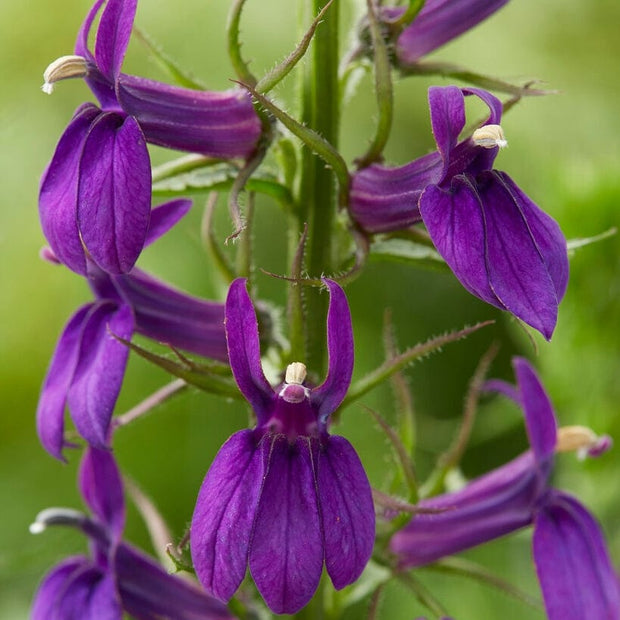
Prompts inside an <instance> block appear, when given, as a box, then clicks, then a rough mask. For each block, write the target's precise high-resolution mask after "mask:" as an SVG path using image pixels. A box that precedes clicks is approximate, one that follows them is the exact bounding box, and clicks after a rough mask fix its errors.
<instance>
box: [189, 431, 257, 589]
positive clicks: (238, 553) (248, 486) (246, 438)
mask: <svg viewBox="0 0 620 620" xmlns="http://www.w3.org/2000/svg"><path fill="white" fill-rule="evenodd" d="M268 449H269V446H268V445H267V446H266V447H265V445H263V444H261V447H260V448H258V447H257V446H256V440H255V438H254V433H253V431H251V430H244V431H239V432H238V433H235V434H234V435H233V436H232V437H231V438H230V439H229V440H228V441H227V442H226V443H225V444H224V445H223V446H222V448H221V449H220V451H219V452H218V453H217V456H216V457H215V460H214V461H213V464H212V465H211V467H210V469H209V471H208V472H207V475H206V477H205V479H204V482H203V483H202V487H201V488H200V492H199V494H198V500H197V501H196V508H195V509H194V516H193V517H192V525H191V550H192V559H193V562H194V568H195V569H196V575H197V576H198V579H200V582H201V583H202V585H203V586H204V587H205V588H206V590H207V592H209V593H211V594H213V595H214V596H216V597H217V598H219V599H222V600H226V601H227V600H229V599H230V598H231V597H232V595H233V594H234V593H235V591H236V590H237V588H238V587H239V584H240V583H241V581H242V580H243V577H244V575H245V572H246V567H247V563H248V549H249V545H250V538H251V535H252V527H253V524H254V518H255V514H256V509H257V506H258V502H259V499H260V494H261V486H262V482H263V479H264V476H265V471H266V462H267V459H266V458H265V455H264V452H265V450H268Z"/></svg>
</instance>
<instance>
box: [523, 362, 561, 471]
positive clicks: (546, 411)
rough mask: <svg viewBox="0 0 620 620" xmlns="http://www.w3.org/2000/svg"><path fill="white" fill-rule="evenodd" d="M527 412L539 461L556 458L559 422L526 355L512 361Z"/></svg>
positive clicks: (529, 432)
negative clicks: (554, 456)
mask: <svg viewBox="0 0 620 620" xmlns="http://www.w3.org/2000/svg"><path fill="white" fill-rule="evenodd" d="M512 365H513V368H514V371H515V376H516V378H517V385H518V389H519V395H520V397H521V398H520V400H521V406H522V407H523V414H524V415H525V426H526V428H527V434H528V437H529V440H530V446H531V447H532V451H533V452H534V456H535V457H536V460H537V461H538V462H539V463H544V462H545V461H547V460H549V459H550V458H552V457H553V453H554V450H555V444H556V441H557V425H556V421H555V413H554V412H553V405H552V404H551V401H550V400H549V396H547V393H546V392H545V388H544V387H543V385H542V383H541V381H540V379H539V378H538V375H537V374H536V371H535V370H534V368H533V367H532V365H531V364H530V363H529V362H528V361H527V360H526V359H525V358H523V357H515V358H514V359H513V362H512Z"/></svg>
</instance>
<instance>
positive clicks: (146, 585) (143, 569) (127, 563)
mask: <svg viewBox="0 0 620 620" xmlns="http://www.w3.org/2000/svg"><path fill="white" fill-rule="evenodd" d="M115 572H116V578H117V581H118V590H119V592H120V596H121V600H122V602H123V608H124V609H125V611H127V613H129V614H130V615H132V616H135V617H136V618H171V619H174V620H232V618H233V617H232V615H231V614H230V612H229V611H228V609H226V606H225V605H223V604H222V603H220V602H219V601H217V600H216V599H214V598H211V597H210V596H208V595H207V594H206V593H205V592H204V591H202V590H200V589H199V588H198V586H197V585H194V584H192V583H191V582H189V581H186V580H185V579H181V578H180V577H177V576H175V575H170V574H168V573H167V572H166V571H165V570H164V569H163V568H162V567H161V566H160V565H158V564H157V563H155V561H154V560H153V559H151V558H150V557H148V556H147V555H145V554H143V553H141V552H140V551H138V550H137V549H134V548H133V547H130V546H129V545H126V544H123V543H121V544H120V545H119V547H118V549H117V551H116V560H115Z"/></svg>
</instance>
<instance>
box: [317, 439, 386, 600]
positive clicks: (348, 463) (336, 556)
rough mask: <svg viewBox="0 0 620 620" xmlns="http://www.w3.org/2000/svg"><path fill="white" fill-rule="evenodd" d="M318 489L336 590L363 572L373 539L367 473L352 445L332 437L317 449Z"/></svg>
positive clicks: (327, 559) (329, 569) (327, 558)
mask: <svg viewBox="0 0 620 620" xmlns="http://www.w3.org/2000/svg"><path fill="white" fill-rule="evenodd" d="M318 488H319V500H320V505H321V517H322V521H323V532H324V536H325V566H326V568H327V572H328V573H329V576H330V577H331V580H332V583H333V584H334V587H335V588H336V590H340V589H341V588H344V587H345V586H347V585H349V584H350V583H353V582H354V581H355V580H356V579H357V578H358V577H359V576H360V575H361V573H362V571H363V570H364V567H365V566H366V563H367V562H368V560H369V559H370V556H371V554H372V548H373V545H374V542H375V511H374V505H373V502H372V493H371V491H370V484H369V482H368V478H367V477H366V472H365V471H364V468H363V466H362V463H361V462H360V460H359V457H358V456H357V454H356V453H355V450H354V449H353V446H352V445H351V444H350V443H349V442H348V441H347V440H346V439H344V437H338V436H332V437H329V438H328V439H327V444H326V446H325V447H324V448H322V449H321V450H320V452H319V460H318Z"/></svg>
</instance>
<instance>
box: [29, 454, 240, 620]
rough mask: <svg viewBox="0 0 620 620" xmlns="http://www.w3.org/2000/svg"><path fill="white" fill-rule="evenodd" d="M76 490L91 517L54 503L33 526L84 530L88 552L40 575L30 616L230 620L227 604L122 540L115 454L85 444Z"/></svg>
mask: <svg viewBox="0 0 620 620" xmlns="http://www.w3.org/2000/svg"><path fill="white" fill-rule="evenodd" d="M79 488H80V492H81V494H82V497H83V498H84V501H85V502H86V504H87V505H88V507H89V508H90V510H91V511H92V513H93V514H92V516H87V515H85V514H82V513H80V512H78V511H76V510H69V509H62V508H50V509H48V510H44V511H43V512H41V513H40V514H39V515H38V516H37V518H36V520H35V522H34V523H33V524H32V525H31V526H30V530H31V532H32V533H39V532H42V531H43V530H44V529H45V528H46V527H47V526H49V525H69V526H72V527H75V528H77V529H80V530H81V531H82V532H83V533H84V534H86V536H88V538H89V540H90V542H91V555H90V557H88V556H73V557H70V558H67V559H66V560H64V561H63V562H61V563H60V564H58V565H57V566H56V567H54V568H53V569H52V570H51V571H50V572H49V573H48V574H47V575H46V576H45V577H44V578H43V581H42V582H41V584H40V585H39V589H38V591H37V593H36V595H35V599H34V604H33V608H32V614H31V618H32V620H68V619H73V618H75V619H78V618H79V620H101V619H105V620H121V619H122V618H123V612H126V613H127V614H130V615H131V616H132V617H133V618H141V619H144V620H150V619H153V618H168V619H170V620H231V619H232V616H231V615H230V613H229V612H228V610H227V609H226V607H224V605H222V603H220V602H219V601H216V600H215V599H213V598H211V597H210V596H208V595H207V594H206V593H204V592H203V591H201V590H200V589H199V588H198V587H196V586H194V585H192V584H191V583H190V582H188V581H186V580H184V579H180V578H178V577H175V576H173V575H169V574H168V573H167V572H166V571H165V570H164V569H163V568H162V567H161V566H160V565H159V564H157V563H156V562H154V561H153V560H152V559H151V558H149V557H148V556H147V555H145V554H143V553H142V552H141V551H138V550H137V549H135V548H134V547H132V546H130V545H128V544H126V543H124V542H122V540H121V537H122V533H123V529H124V525H125V501H124V498H123V484H122V480H121V476H120V473H119V471H118V468H117V466H116V463H115V462H114V458H113V457H112V454H111V453H110V452H107V451H104V450H97V449H95V448H87V449H86V452H85V454H84V458H83V460H82V464H81V467H80V473H79Z"/></svg>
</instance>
